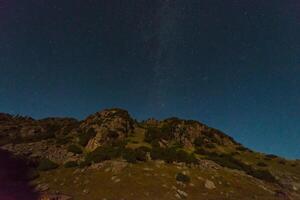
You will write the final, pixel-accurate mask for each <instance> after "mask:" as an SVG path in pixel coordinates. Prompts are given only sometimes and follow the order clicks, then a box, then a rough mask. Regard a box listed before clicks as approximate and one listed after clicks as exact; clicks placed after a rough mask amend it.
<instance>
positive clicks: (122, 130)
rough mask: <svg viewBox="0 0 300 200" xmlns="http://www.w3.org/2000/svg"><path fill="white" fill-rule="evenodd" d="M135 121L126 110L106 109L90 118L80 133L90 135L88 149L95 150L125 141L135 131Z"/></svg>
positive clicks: (80, 128) (82, 124)
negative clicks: (104, 145) (105, 145)
mask: <svg viewBox="0 0 300 200" xmlns="http://www.w3.org/2000/svg"><path fill="white" fill-rule="evenodd" d="M133 125H134V120H133V119H132V118H131V116H130V115H129V113H128V112H127V111H126V110H122V109H119V108H113V109H106V110H103V111H101V112H97V113H95V114H93V115H90V116H88V117H87V118H86V119H85V120H84V121H83V122H82V123H81V125H80V127H79V132H81V133H82V134H89V133H92V132H94V133H93V134H90V138H89V141H88V143H87V145H86V148H87V149H89V150H94V149H95V148H97V147H98V146H101V145H103V144H109V143H112V142H115V141H121V140H124V139H125V138H126V137H127V136H128V135H129V133H130V132H132V131H133V128H134V127H133Z"/></svg>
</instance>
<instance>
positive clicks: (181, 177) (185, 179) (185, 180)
mask: <svg viewBox="0 0 300 200" xmlns="http://www.w3.org/2000/svg"><path fill="white" fill-rule="evenodd" d="M176 180H177V181H179V182H182V183H189V182H190V181H191V178H190V177H189V176H187V175H185V174H183V173H178V174H176Z"/></svg>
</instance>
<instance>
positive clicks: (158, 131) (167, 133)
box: [145, 125, 173, 143]
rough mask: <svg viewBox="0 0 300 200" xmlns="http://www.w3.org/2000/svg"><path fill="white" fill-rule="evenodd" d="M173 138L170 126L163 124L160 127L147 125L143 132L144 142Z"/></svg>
mask: <svg viewBox="0 0 300 200" xmlns="http://www.w3.org/2000/svg"><path fill="white" fill-rule="evenodd" d="M172 138H173V135H172V126H170V125H164V126H163V127H161V128H157V127H148V129H147V130H146V133H145V142H148V143H152V142H153V141H159V140H161V139H164V140H170V139H172Z"/></svg>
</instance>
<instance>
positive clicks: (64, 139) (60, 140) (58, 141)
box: [56, 137, 69, 145]
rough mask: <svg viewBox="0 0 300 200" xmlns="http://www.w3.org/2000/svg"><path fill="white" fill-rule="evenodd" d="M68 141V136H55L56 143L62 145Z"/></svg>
mask: <svg viewBox="0 0 300 200" xmlns="http://www.w3.org/2000/svg"><path fill="white" fill-rule="evenodd" d="M68 142H69V140H68V138H65V137H63V138H57V139H56V144H58V145H64V144H67V143H68Z"/></svg>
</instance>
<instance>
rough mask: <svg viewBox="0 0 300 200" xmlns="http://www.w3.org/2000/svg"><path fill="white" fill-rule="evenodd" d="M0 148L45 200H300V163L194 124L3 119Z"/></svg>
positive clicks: (107, 113)
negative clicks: (25, 165)
mask: <svg viewBox="0 0 300 200" xmlns="http://www.w3.org/2000/svg"><path fill="white" fill-rule="evenodd" d="M0 146H1V149H3V150H6V151H9V152H11V153H12V154H13V155H15V156H17V157H19V158H23V159H25V160H26V161H28V162H30V163H31V164H32V165H33V166H34V171H35V173H32V175H31V178H32V181H31V183H32V184H33V185H34V186H35V187H36V189H37V190H38V191H39V192H40V193H41V195H44V197H46V195H59V194H66V195H67V196H70V197H72V198H73V199H75V200H76V199H78V200H86V199H89V200H94V199H95V200H96V199H97V200H98V199H103V200H104V199H106V200H110V199H111V200H114V199H116V200H117V199H128V200H130V199H149V200H150V199H200V200H201V199H294V200H298V199H300V191H299V190H300V162H299V160H286V159H284V158H280V157H278V156H275V155H266V154H263V153H259V152H254V151H252V150H250V149H248V148H245V147H244V146H242V145H241V144H239V143H238V142H236V141H235V140H234V139H233V138H231V137H229V136H228V135H226V134H224V133H222V132H221V131H219V130H217V129H214V128H210V127H208V126H206V125H204V124H202V123H200V122H197V121H192V120H183V119H178V118H169V119H165V120H162V121H158V120H155V119H149V120H146V121H142V122H138V121H136V120H134V119H132V118H131V116H130V115H129V113H128V112H127V111H125V110H122V109H106V110H103V111H101V112H97V113H95V114H93V115H90V116H89V117H87V118H86V119H85V120H83V121H77V120H75V119H72V118H47V119H42V120H34V119H32V118H30V117H20V116H11V115H9V114H0ZM66 198H67V197H66ZM62 199H63V198H62Z"/></svg>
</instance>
